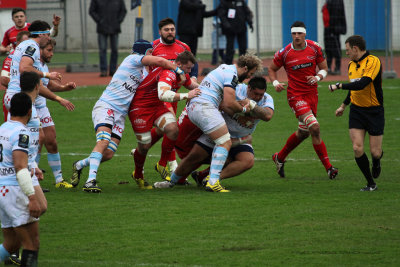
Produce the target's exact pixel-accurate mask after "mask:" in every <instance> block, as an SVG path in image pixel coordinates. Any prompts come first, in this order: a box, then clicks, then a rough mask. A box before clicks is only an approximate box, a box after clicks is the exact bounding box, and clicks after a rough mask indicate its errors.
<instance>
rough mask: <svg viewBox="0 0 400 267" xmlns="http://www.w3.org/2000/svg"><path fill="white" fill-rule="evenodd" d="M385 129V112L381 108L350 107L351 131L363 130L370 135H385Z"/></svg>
mask: <svg viewBox="0 0 400 267" xmlns="http://www.w3.org/2000/svg"><path fill="white" fill-rule="evenodd" d="M384 128H385V111H384V108H383V107H382V106H380V107H368V108H365V107H359V106H356V105H351V106H350V113H349V129H363V130H366V131H367V132H368V134H369V135H372V136H379V135H383V129H384Z"/></svg>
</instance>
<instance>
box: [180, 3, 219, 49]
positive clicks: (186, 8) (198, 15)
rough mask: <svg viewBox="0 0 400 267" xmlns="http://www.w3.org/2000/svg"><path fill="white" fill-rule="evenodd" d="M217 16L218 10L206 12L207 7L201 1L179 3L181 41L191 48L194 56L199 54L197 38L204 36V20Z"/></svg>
mask: <svg viewBox="0 0 400 267" xmlns="http://www.w3.org/2000/svg"><path fill="white" fill-rule="evenodd" d="M216 15H217V10H212V11H208V12H206V5H204V4H203V3H202V2H201V0H181V2H180V3H179V13H178V23H177V26H178V35H179V40H180V41H182V42H184V43H186V44H187V45H188V46H189V47H190V50H191V52H192V53H193V55H195V56H196V53H197V38H198V37H201V36H203V27H204V26H203V18H205V17H211V16H216Z"/></svg>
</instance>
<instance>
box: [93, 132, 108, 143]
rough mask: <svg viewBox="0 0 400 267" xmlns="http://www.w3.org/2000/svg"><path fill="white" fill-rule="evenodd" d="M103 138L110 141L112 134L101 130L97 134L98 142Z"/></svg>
mask: <svg viewBox="0 0 400 267" xmlns="http://www.w3.org/2000/svg"><path fill="white" fill-rule="evenodd" d="M101 140H106V141H108V142H110V140H111V134H110V133H108V132H106V131H100V132H98V133H97V134H96V142H100V141H101Z"/></svg>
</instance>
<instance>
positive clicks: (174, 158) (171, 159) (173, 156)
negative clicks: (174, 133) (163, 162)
mask: <svg viewBox="0 0 400 267" xmlns="http://www.w3.org/2000/svg"><path fill="white" fill-rule="evenodd" d="M174 147H175V143H174ZM174 160H176V155H175V148H172V151H171V154H169V157H168V161H174Z"/></svg>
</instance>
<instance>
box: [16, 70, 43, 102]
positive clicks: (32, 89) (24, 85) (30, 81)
mask: <svg viewBox="0 0 400 267" xmlns="http://www.w3.org/2000/svg"><path fill="white" fill-rule="evenodd" d="M39 86H40V76H39V74H37V73H36V72H33V71H25V72H23V73H21V77H20V87H21V92H24V93H27V94H31V93H33V96H34V98H36V97H37V95H38V94H39Z"/></svg>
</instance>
